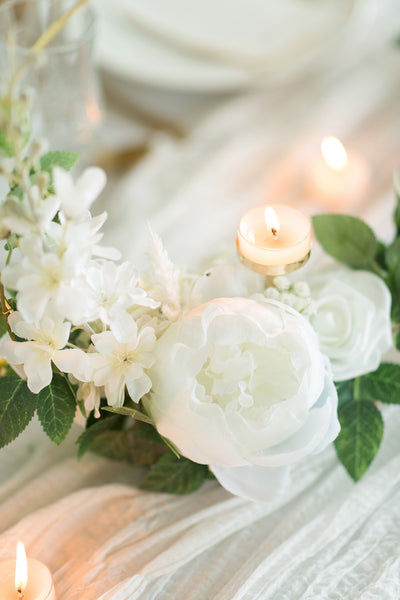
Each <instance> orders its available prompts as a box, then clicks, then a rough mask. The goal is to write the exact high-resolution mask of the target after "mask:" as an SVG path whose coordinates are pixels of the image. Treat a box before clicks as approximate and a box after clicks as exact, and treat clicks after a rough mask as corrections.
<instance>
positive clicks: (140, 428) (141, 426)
mask: <svg viewBox="0 0 400 600" xmlns="http://www.w3.org/2000/svg"><path fill="white" fill-rule="evenodd" d="M134 431H135V434H136V435H137V436H139V437H141V438H143V439H144V440H149V441H150V442H157V443H159V444H162V443H163V440H162V437H161V436H160V434H159V433H158V431H157V429H156V428H155V427H154V426H153V425H150V424H149V423H145V422H144V421H141V422H138V423H136V424H135V430H134Z"/></svg>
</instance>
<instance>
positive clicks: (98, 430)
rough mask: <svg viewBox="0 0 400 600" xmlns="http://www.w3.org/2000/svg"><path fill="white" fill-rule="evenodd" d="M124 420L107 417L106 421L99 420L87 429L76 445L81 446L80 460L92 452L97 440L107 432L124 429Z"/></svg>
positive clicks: (117, 416)
mask: <svg viewBox="0 0 400 600" xmlns="http://www.w3.org/2000/svg"><path fill="white" fill-rule="evenodd" d="M124 420H125V419H124V418H123V417H120V416H119V415H113V416H107V418H105V419H98V420H96V421H95V423H94V424H93V425H91V426H90V427H88V428H87V429H85V431H84V432H83V433H82V434H81V435H80V436H79V437H78V439H77V440H76V443H77V444H79V450H78V458H82V456H83V455H84V454H85V453H86V452H87V451H88V450H90V448H91V447H92V445H93V444H94V442H95V441H96V438H98V437H99V436H101V435H102V434H103V433H105V432H107V431H119V430H121V429H122V426H123V423H124Z"/></svg>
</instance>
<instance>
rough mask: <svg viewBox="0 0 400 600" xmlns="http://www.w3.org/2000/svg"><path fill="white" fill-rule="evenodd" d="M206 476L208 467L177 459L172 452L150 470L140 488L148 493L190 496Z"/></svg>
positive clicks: (185, 459)
mask: <svg viewBox="0 0 400 600" xmlns="http://www.w3.org/2000/svg"><path fill="white" fill-rule="evenodd" d="M207 476H208V466H207V465H199V464H198V463H194V462H192V461H191V460H189V459H187V458H184V457H183V456H182V457H181V458H177V457H176V456H175V454H173V453H172V452H168V453H167V454H164V456H162V457H161V458H160V459H159V460H158V461H157V462H156V464H155V465H154V466H153V467H152V468H151V469H150V471H149V473H148V475H147V477H146V479H145V480H144V481H143V482H142V484H141V486H140V488H141V489H142V490H146V491H148V492H165V493H168V494H190V493H191V492H194V491H195V490H197V489H198V488H199V487H200V486H201V485H202V484H203V483H204V480H205V479H206V478H207Z"/></svg>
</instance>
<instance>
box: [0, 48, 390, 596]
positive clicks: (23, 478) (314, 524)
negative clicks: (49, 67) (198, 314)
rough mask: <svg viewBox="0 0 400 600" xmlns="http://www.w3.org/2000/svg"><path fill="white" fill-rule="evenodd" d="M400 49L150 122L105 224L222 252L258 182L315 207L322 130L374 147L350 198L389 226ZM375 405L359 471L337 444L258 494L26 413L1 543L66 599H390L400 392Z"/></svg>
mask: <svg viewBox="0 0 400 600" xmlns="http://www.w3.org/2000/svg"><path fill="white" fill-rule="evenodd" d="M399 65H400V57H399V55H398V54H396V51H395V50H393V51H390V50H388V51H385V52H383V51H382V52H381V53H378V54H377V55H376V56H374V57H370V59H369V60H368V61H367V62H366V63H363V64H361V65H360V66H359V67H358V68H357V69H353V70H351V71H347V72H343V73H342V74H341V75H338V74H335V77H334V79H330V78H322V79H319V80H317V81H305V82H303V84H302V85H300V84H299V86H298V87H296V88H295V89H293V88H290V87H288V88H281V89H279V90H275V91H269V92H264V93H262V92H259V93H257V94H254V95H251V96H248V97H243V98H240V99H237V100H235V101H233V102H232V103H231V105H229V106H226V107H224V108H222V109H221V108H220V109H219V110H218V111H217V112H216V113H215V114H214V115H211V116H210V117H208V118H207V119H206V120H205V121H204V122H203V123H202V124H200V125H199V126H198V127H197V128H195V129H194V131H193V132H192V134H191V135H190V136H189V137H188V138H187V139H186V140H185V141H183V142H179V143H178V142H173V141H171V140H169V139H167V138H160V139H159V140H158V141H157V143H156V144H155V146H154V150H153V152H152V153H151V155H150V156H149V157H148V158H147V159H146V160H145V161H144V162H143V164H142V165H141V166H139V168H137V169H136V170H135V171H133V172H132V174H129V175H128V176H127V177H126V178H125V179H124V180H122V181H121V182H117V183H116V182H115V181H114V185H113V198H112V200H111V199H110V197H109V196H107V195H105V196H104V197H103V201H102V203H103V205H106V206H107V208H108V210H109V212H110V221H109V227H108V230H107V235H106V241H107V242H110V241H111V242H113V243H115V244H116V245H119V246H120V248H121V249H122V250H123V252H124V254H125V256H129V257H131V258H132V257H133V258H136V259H137V260H138V262H140V260H141V259H140V257H141V256H142V254H143V252H144V250H145V243H146V240H145V234H144V227H143V223H144V220H145V219H146V218H150V219H151V221H152V224H153V227H154V228H155V229H156V230H157V231H158V232H159V233H160V234H161V235H162V237H163V238H164V242H165V244H166V246H167V248H168V249H169V250H170V253H171V255H172V257H173V258H174V259H175V260H177V261H180V262H181V263H182V264H184V265H186V266H187V267H188V268H194V267H195V266H196V265H199V264H201V263H205V262H206V261H207V260H211V258H212V257H213V256H215V254H216V253H219V252H224V251H226V253H227V255H232V253H233V248H234V245H233V244H234V233H235V227H236V223H237V219H238V217H239V216H240V214H242V213H243V212H244V210H246V208H247V207H249V206H251V205H255V204H258V203H260V201H264V199H265V197H266V196H271V195H272V196H273V197H275V196H274V195H276V194H280V196H279V197H282V198H283V199H288V198H289V196H290V198H291V199H292V200H293V201H294V202H296V203H298V204H302V205H303V207H305V209H306V210H310V211H311V210H315V208H316V206H315V203H314V204H312V203H311V202H310V199H309V198H307V197H306V196H304V191H303V187H302V185H301V183H302V177H304V173H306V172H307V164H309V161H310V160H313V153H314V152H315V151H316V150H315V148H316V144H317V143H318V142H319V140H320V138H321V137H322V136H323V135H326V134H331V133H333V134H337V135H339V136H341V137H342V138H343V139H344V140H345V142H346V144H347V145H348V147H352V148H353V149H355V150H356V151H358V152H361V153H362V154H364V156H365V157H366V158H367V160H368V161H369V163H370V165H371V170H372V174H373V178H372V183H371V186H370V188H369V189H368V191H367V194H366V199H365V203H364V204H363V205H361V206H359V207H358V208H357V210H358V212H361V213H363V214H364V215H365V216H366V218H367V219H368V220H369V221H370V222H371V224H373V226H374V227H375V229H376V230H377V231H378V233H379V234H380V235H381V236H382V237H389V236H390V234H391V231H392V227H391V225H390V223H389V217H388V215H389V214H390V211H391V209H392V207H393V204H394V201H393V194H392V192H391V173H392V171H393V169H394V167H395V166H396V163H397V161H398V155H399V149H400V144H399V139H400V135H399V134H400V128H399V119H398V117H399V108H398V106H399V100H398V99H399V95H400V94H399V92H400V78H399V75H398V72H399V71H398V68H399ZM282 174H283V175H282ZM384 413H385V433H384V441H383V444H382V448H381V450H380V452H379V455H378V457H377V459H376V460H375V461H374V463H373V465H372V467H371V469H370V470H369V472H368V474H367V475H366V476H365V477H364V478H363V479H362V480H361V481H360V482H359V483H357V484H355V483H353V482H352V481H351V480H350V478H349V477H348V475H347V474H346V472H345V471H344V469H343V467H342V466H341V465H340V464H339V463H338V460H337V458H336V455H335V452H334V449H333V447H331V448H328V449H327V450H326V451H325V452H324V453H322V454H321V455H319V456H316V457H312V458H310V459H307V460H306V461H304V462H303V463H302V464H301V465H299V466H297V467H296V469H294V471H293V474H292V484H291V486H290V488H289V489H288V490H287V492H286V493H285V494H284V495H283V496H281V497H280V498H279V499H278V500H277V501H276V502H274V503H268V504H254V503H251V502H248V501H245V500H242V499H238V498H234V497H231V496H230V495H229V494H228V493H227V492H225V491H224V490H223V489H222V488H220V487H219V486H218V484H217V483H216V482H211V481H210V482H208V483H207V484H205V485H204V486H203V487H202V488H201V489H200V490H199V491H197V492H196V493H194V494H192V495H190V496H182V497H180V496H169V495H162V494H160V495H157V494H150V493H145V492H142V491H139V490H138V488H137V487H135V483H137V482H138V481H139V480H140V477H141V476H142V472H141V471H140V470H138V469H135V468H133V467H131V466H129V465H126V464H120V463H114V462H111V461H108V460H106V459H103V458H100V457H98V456H94V455H91V454H88V455H86V456H85V457H84V458H83V459H82V460H81V461H79V462H78V461H77V460H76V446H75V445H74V440H75V438H76V437H77V434H78V431H77V429H74V431H73V432H71V435H70V437H69V439H68V441H67V442H66V443H65V444H63V445H62V446H61V447H60V448H57V447H55V446H53V445H51V444H50V442H48V441H46V440H45V439H44V437H43V435H41V434H40V431H39V429H40V428H39V425H38V423H37V422H33V423H32V424H31V425H30V427H29V428H28V430H27V431H26V432H25V434H24V435H23V436H22V437H21V438H20V439H19V440H17V441H16V442H15V443H13V444H12V445H10V446H9V447H8V448H7V449H6V450H5V451H3V452H2V453H1V454H0V559H1V558H3V557H6V556H10V555H13V554H14V551H15V544H16V541H17V540H18V539H22V540H23V541H24V542H25V544H26V547H27V550H28V553H29V554H30V555H31V556H35V557H37V558H40V559H41V560H43V561H44V562H45V563H46V564H48V566H49V567H50V568H51V570H52V572H53V574H54V578H55V585H56V590H57V594H58V598H59V600H78V599H79V600H134V599H138V600H139V599H140V600H153V599H154V600H155V599H159V600H168V599H170V600H211V599H215V600H258V599H259V600H269V599H271V600H272V599H273V600H311V599H312V600H316V599H318V600H320V599H321V600H325V599H327V600H355V599H362V600H373V599H376V600H398V599H399V597H400V552H399V551H400V546H399V541H400V485H399V483H400V437H399V431H400V410H399V409H398V408H397V407H386V408H385V411H384ZM0 599H1V587H0Z"/></svg>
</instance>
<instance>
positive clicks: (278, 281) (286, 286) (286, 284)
mask: <svg viewBox="0 0 400 600" xmlns="http://www.w3.org/2000/svg"><path fill="white" fill-rule="evenodd" d="M274 286H275V287H276V288H277V289H278V290H279V291H280V292H285V291H287V290H290V288H291V284H290V281H289V279H288V278H287V277H284V276H283V275H280V276H279V277H275V279H274Z"/></svg>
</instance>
